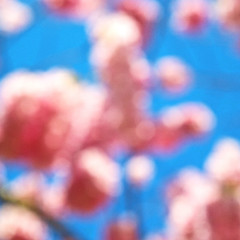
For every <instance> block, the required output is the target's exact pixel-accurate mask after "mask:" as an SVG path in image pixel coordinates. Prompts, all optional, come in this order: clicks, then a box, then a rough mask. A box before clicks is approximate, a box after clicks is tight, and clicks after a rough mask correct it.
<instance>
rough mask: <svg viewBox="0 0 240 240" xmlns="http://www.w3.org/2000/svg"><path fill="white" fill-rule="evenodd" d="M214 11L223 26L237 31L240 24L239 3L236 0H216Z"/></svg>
mask: <svg viewBox="0 0 240 240" xmlns="http://www.w3.org/2000/svg"><path fill="white" fill-rule="evenodd" d="M215 12H216V16H217V19H218V20H219V22H220V23H221V24H222V25H223V27H225V28H226V29H229V30H234V31H238V29H239V26H240V3H239V1H238V0H218V1H216V3H215Z"/></svg>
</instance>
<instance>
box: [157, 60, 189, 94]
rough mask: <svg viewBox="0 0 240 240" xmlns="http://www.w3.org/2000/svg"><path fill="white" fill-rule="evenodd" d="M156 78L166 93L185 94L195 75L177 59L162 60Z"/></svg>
mask: <svg viewBox="0 0 240 240" xmlns="http://www.w3.org/2000/svg"><path fill="white" fill-rule="evenodd" d="M156 77H157V78H158V81H159V82H160V85H161V87H162V88H163V90H164V91H166V92H168V93H170V94H179V93H185V92H186V90H188V89H189V87H190V85H191V83H192V78H193V74H192V71H191V70H190V68H189V67H188V66H187V65H186V64H185V63H184V62H182V61H181V60H180V59H178V58H176V57H164V58H161V59H160V60H159V61H158V63H157V67H156Z"/></svg>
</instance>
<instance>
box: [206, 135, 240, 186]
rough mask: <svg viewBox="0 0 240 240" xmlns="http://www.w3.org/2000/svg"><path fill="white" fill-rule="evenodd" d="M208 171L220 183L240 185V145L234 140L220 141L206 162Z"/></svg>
mask: <svg viewBox="0 0 240 240" xmlns="http://www.w3.org/2000/svg"><path fill="white" fill-rule="evenodd" d="M205 166H206V169H207V171H208V172H209V174H210V176H212V177H213V178H215V179H216V180H218V181H220V182H228V181H230V182H232V181H233V182H235V181H237V182H236V183H239V180H240V178H239V176H240V144H239V142H238V141H236V140H235V139H232V138H225V139H222V140H220V141H219V142H218V143H217V144H216V146H215V147H214V149H213V151H212V153H211V154H210V155H209V157H208V159H207V161H206V165H205Z"/></svg>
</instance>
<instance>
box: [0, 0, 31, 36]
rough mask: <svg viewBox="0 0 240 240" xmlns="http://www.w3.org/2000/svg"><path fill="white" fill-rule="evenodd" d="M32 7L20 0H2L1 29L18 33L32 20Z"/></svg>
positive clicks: (0, 5)
mask: <svg viewBox="0 0 240 240" xmlns="http://www.w3.org/2000/svg"><path fill="white" fill-rule="evenodd" d="M32 18H33V16H32V12H31V10H30V8H29V7H28V6H27V5H25V4H23V3H21V2H20V1H18V0H2V1H0V30H2V31H3V32H5V33H18V32H20V31H22V30H24V29H25V28H26V27H27V26H28V25H29V24H30V22H31V21H32Z"/></svg>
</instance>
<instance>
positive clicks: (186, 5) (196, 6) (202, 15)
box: [172, 0, 208, 33]
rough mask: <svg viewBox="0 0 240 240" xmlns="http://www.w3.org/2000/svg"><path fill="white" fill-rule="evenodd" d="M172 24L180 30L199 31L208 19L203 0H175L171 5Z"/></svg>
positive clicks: (206, 7)
mask: <svg viewBox="0 0 240 240" xmlns="http://www.w3.org/2000/svg"><path fill="white" fill-rule="evenodd" d="M172 11H173V14H172V24H173V27H174V29H176V30H177V31H180V32H187V33H194V32H199V31H200V30H202V29H203V27H204V26H205V24H206V22H207V19H208V3H207V1H205V0H177V1H176V2H175V4H174V5H173V10H172Z"/></svg>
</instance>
